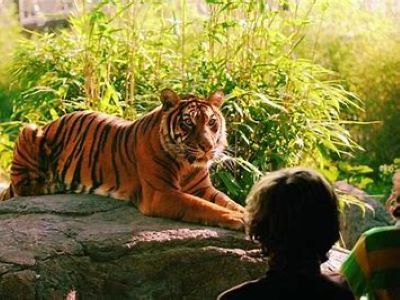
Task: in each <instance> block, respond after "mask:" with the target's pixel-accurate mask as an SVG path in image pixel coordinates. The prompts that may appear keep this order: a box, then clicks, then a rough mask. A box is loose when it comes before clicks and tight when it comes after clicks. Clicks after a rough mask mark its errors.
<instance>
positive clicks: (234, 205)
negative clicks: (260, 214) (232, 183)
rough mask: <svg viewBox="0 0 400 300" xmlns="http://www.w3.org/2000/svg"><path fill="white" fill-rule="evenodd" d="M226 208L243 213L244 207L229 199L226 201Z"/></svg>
mask: <svg viewBox="0 0 400 300" xmlns="http://www.w3.org/2000/svg"><path fill="white" fill-rule="evenodd" d="M225 207H226V208H227V209H230V210H233V211H237V212H240V213H242V214H243V213H244V207H243V206H241V205H240V204H239V203H236V202H235V201H233V200H229V201H228V203H227V204H226V206H225Z"/></svg>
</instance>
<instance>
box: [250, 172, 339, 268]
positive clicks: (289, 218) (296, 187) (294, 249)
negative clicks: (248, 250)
mask: <svg viewBox="0 0 400 300" xmlns="http://www.w3.org/2000/svg"><path fill="white" fill-rule="evenodd" d="M246 202H247V205H246V232H247V234H248V235H249V236H250V238H251V239H253V240H256V241H258V242H259V243H260V244H261V248H262V250H263V252H264V254H265V255H267V256H270V255H274V254H277V253H279V254H280V255H284V256H286V257H287V258H288V259H289V260H290V259H294V260H296V259H304V258H307V257H317V258H318V259H319V260H320V261H321V262H324V261H326V259H327V257H326V254H327V252H328V251H329V249H330V248H331V247H332V245H333V244H334V243H335V242H336V241H337V240H338V239H339V209H338V200H337V196H336V194H335V192H334V190H333V188H332V186H331V185H330V183H329V182H328V181H327V180H326V179H325V178H324V177H323V176H322V175H320V174H318V173H317V172H316V171H313V170H311V169H307V168H302V167H297V168H290V169H284V170H280V171H275V172H271V173H269V174H268V175H266V176H265V177H263V178H262V179H261V180H260V181H259V182H258V183H256V184H255V185H254V186H253V188H252V190H251V191H250V193H249V196H248V197H247V200H246Z"/></svg>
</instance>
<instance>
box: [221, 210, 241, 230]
mask: <svg viewBox="0 0 400 300" xmlns="http://www.w3.org/2000/svg"><path fill="white" fill-rule="evenodd" d="M224 217H225V220H224V223H223V224H220V226H221V227H224V228H228V229H232V230H238V231H244V214H243V213H240V212H236V211H232V212H230V213H228V214H227V215H225V216H224Z"/></svg>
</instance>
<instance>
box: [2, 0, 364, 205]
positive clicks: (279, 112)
mask: <svg viewBox="0 0 400 300" xmlns="http://www.w3.org/2000/svg"><path fill="white" fill-rule="evenodd" d="M194 3H196V4H197V6H195V5H193V4H194ZM268 3H269V2H266V1H236V0H235V1H228V0H226V1H211V0H209V1H206V2H204V3H203V2H200V1H198V2H190V3H189V2H187V1H184V0H179V1H175V2H174V1H172V2H165V1H146V2H138V1H132V2H128V3H127V2H126V1H116V0H114V1H102V2H101V3H100V4H99V5H98V6H97V7H96V8H95V9H93V10H88V9H87V8H85V10H81V11H80V13H78V14H77V15H76V16H75V17H73V18H71V20H70V23H71V28H70V29H66V30H62V31H60V32H58V33H51V34H35V35H34V36H33V37H32V39H27V40H25V41H23V42H22V43H21V44H20V45H19V46H18V48H17V53H16V55H15V59H14V64H13V78H14V82H15V84H18V85H19V87H20V88H21V89H22V90H23V93H22V94H21V96H20V97H18V98H15V99H14V102H13V106H14V113H13V116H12V118H11V120H12V122H9V123H5V124H3V125H2V127H1V128H2V137H3V138H4V137H9V140H14V139H15V136H16V134H17V132H18V127H19V126H20V125H22V124H23V123H27V122H35V123H39V124H41V123H45V122H48V121H49V120H53V119H55V118H57V117H59V116H60V115H62V114H64V113H66V112H69V111H74V110H82V109H89V110H100V111H104V112H107V113H110V114H115V115H120V116H123V117H125V118H128V119H135V118H137V117H139V116H140V115H142V114H144V113H145V112H147V111H148V110H149V109H151V108H153V107H154V106H156V105H158V104H159V100H158V95H159V92H160V90H161V89H163V88H165V87H169V88H172V89H175V90H176V91H177V92H179V93H196V94H201V95H207V94H208V93H210V92H212V91H214V90H216V89H222V90H223V91H224V92H225V94H226V101H225V104H224V106H223V108H222V111H223V113H224V115H225V117H226V119H227V124H228V137H229V145H230V146H229V149H228V154H229V155H227V156H226V157H225V158H222V159H221V161H220V162H219V163H217V164H216V165H215V166H214V169H213V170H214V173H213V174H214V181H215V182H216V183H217V185H218V186H220V188H222V189H223V190H225V191H226V192H227V193H228V194H230V195H231V196H232V197H233V198H235V199H237V200H239V201H242V200H243V199H244V196H245V195H246V194H247V191H248V189H249V188H250V187H251V185H252V184H253V182H254V181H255V180H256V179H257V178H258V177H259V176H260V175H261V174H262V173H264V172H267V171H270V170H274V169H277V168H281V167H286V166H291V165H297V164H306V165H312V166H316V167H322V166H323V164H324V162H325V161H326V160H327V159H329V158H330V157H331V155H342V154H346V153H349V152H351V151H352V150H353V149H355V148H357V147H358V146H357V145H356V143H355V142H354V141H353V140H352V139H351V137H350V134H349V131H348V129H347V128H346V127H345V126H346V125H345V124H346V122H347V121H346V120H342V118H341V111H342V110H343V109H348V108H353V109H354V110H359V109H360V108H359V100H358V99H357V98H356V97H355V96H354V95H353V94H352V93H350V92H348V91H346V90H345V89H344V88H343V87H342V86H341V85H340V84H339V82H337V81H335V80H333V78H334V76H333V73H332V72H331V71H329V70H327V69H325V68H323V67H321V66H320V65H317V64H315V63H313V62H312V61H311V60H306V59H300V58H296V49H297V47H298V46H299V45H300V44H301V43H302V39H303V32H304V27H305V26H306V24H307V22H308V18H309V14H310V12H311V11H312V7H313V5H314V2H313V1H309V2H308V1H307V2H305V4H304V5H305V6H304V7H302V9H300V7H299V4H296V3H297V2H295V1H293V2H292V1H277V2H271V3H275V4H274V5H273V4H271V5H270V4H268ZM229 157H230V158H231V159H228V158H229ZM227 166H228V167H227Z"/></svg>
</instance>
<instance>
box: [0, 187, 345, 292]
mask: <svg viewBox="0 0 400 300" xmlns="http://www.w3.org/2000/svg"><path fill="white" fill-rule="evenodd" d="M257 249H258V247H257V245H255V244H254V243H252V242H251V241H249V240H247V239H245V238H244V234H243V233H240V232H234V231H229V230H225V229H221V228H214V227H206V226H200V225H195V224H188V223H182V222H176V221H171V220H166V219H161V218H150V217H145V216H143V215H141V214H140V213H139V212H138V211H137V210H136V209H135V208H134V207H133V206H132V205H130V204H129V203H126V202H122V201H117V200H114V199H109V198H104V197H98V196H93V195H50V196H40V197H26V198H18V199H15V200H10V201H6V202H2V203H0V299H66V298H68V299H74V296H77V298H78V299H215V297H216V295H218V294H219V293H220V292H221V291H223V290H225V289H227V288H229V287H231V286H233V285H235V284H238V283H240V282H242V281H245V280H249V279H253V278H256V277H258V276H261V275H262V274H263V273H264V272H265V269H266V262H265V260H264V259H263V258H262V257H261V256H260V253H259V251H258V250H257ZM332 254H333V255H332V257H333V258H332V259H331V260H330V261H329V262H328V264H326V265H325V267H328V268H332V267H333V268H337V267H338V266H339V265H340V263H341V261H343V259H344V257H345V256H346V255H347V253H346V252H340V251H335V250H334V251H333V253H332ZM336 254H337V255H336Z"/></svg>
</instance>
